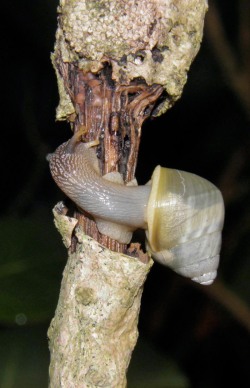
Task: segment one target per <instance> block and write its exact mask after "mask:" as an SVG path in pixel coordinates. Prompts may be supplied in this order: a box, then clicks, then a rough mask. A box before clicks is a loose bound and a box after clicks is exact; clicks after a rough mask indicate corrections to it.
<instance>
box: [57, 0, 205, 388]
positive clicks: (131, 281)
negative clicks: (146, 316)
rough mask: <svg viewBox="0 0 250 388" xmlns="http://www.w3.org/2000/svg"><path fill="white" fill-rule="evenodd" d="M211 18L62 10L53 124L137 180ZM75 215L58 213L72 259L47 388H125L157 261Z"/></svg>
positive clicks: (166, 9) (79, 5)
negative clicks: (156, 119) (144, 138)
mask: <svg viewBox="0 0 250 388" xmlns="http://www.w3.org/2000/svg"><path fill="white" fill-rule="evenodd" d="M206 10H207V1H206V0H177V1H176V0H175V1H173V0H140V1H135V0H127V1H124V0H100V1H95V0H92V1H87V0H86V1H85V0H61V1H60V6H59V8H58V14H59V16H58V29H57V33H56V42H55V50H54V53H53V54H52V62H53V66H54V68H55V71H56V75H57V80H58V89H59V95H60V102H59V106H58V108H57V115H56V117H57V119H58V120H67V121H68V122H69V123H70V125H71V129H72V131H74V132H75V131H78V130H82V129H83V128H84V129H85V133H84V136H83V138H82V140H83V141H87V142H88V141H93V140H97V142H98V145H97V146H96V148H95V150H96V155H97V157H98V160H99V167H100V171H101V173H102V174H106V173H109V172H119V173H120V174H121V177H122V179H123V181H124V183H128V182H130V181H132V180H133V179H134V174H135V168H136V163H137V157H138V150H139V144H140V137H141V127H142V124H143V122H144V121H145V119H147V118H148V117H149V116H158V115H160V114H162V113H164V112H166V111H167V109H169V108H170V107H171V106H172V105H173V104H174V102H175V101H176V100H177V99H178V98H180V96H181V93H182V90H183V87H184V85H185V83H186V80H187V71H188V69H189V67H190V65H191V63H192V61H193V59H194V57H195V56H196V54H197V52H198V50H199V47H200V42H201V39H202V33H203V24H204V17H205V13H206ZM73 214H74V217H73V218H70V217H68V216H67V215H68V210H67V209H66V208H65V207H64V205H63V204H62V203H61V204H59V205H58V206H56V207H55V209H54V216H55V223H56V226H57V228H58V229H59V231H60V233H61V235H62V238H63V242H64V244H65V245H66V247H67V248H68V254H69V258H68V263H67V265H66V267H65V270H64V275H63V280H62V286H61V292H60V298H59V302H58V307H57V310H56V313H55V317H54V319H53V320H52V322H51V326H50V329H49V339H50V352H51V365H50V387H51V388H52V387H53V388H59V387H65V388H70V387H72V388H73V387H74V388H78V387H79V388H80V387H81V388H83V387H109V388H112V387H118V388H122V387H125V386H126V370H127V367H128V363H129V360H130V357H131V353H132V350H133V348H134V346H135V343H136V339H137V335H138V332H137V322H138V316H139V309H140V300H141V294H142V288H143V284H144V281H145V279H146V276H147V273H148V272H149V270H150V267H151V266H152V261H151V259H150V258H149V257H148V255H147V254H144V253H143V252H142V251H141V250H140V247H139V246H138V244H131V245H130V246H129V247H128V246H126V245H124V244H120V243H119V242H117V241H114V240H112V239H110V238H109V237H108V236H104V235H102V234H101V233H100V232H99V231H98V229H97V226H96V224H95V222H94V220H93V219H92V217H91V215H89V214H83V213H80V212H79V211H78V210H77V209H74V213H73ZM91 237H92V238H91ZM107 248H108V249H107ZM125 253H127V255H125Z"/></svg>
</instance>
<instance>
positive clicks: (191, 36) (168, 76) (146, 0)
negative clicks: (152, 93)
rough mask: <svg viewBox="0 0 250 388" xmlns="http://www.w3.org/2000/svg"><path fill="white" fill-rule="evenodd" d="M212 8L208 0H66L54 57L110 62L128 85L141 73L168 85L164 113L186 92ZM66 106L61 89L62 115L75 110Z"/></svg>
mask: <svg viewBox="0 0 250 388" xmlns="http://www.w3.org/2000/svg"><path fill="white" fill-rule="evenodd" d="M206 11H207V1H206V0H140V1H136V0H127V1H124V0H100V1H87V0H61V2H60V7H59V26H58V30H57V42H56V45H55V53H54V58H55V59H56V57H57V56H58V55H60V56H62V58H63V61H64V62H69V63H72V62H77V63H78V66H79V68H81V69H82V70H84V71H85V72H92V73H97V72H98V71H100V70H101V69H102V68H103V66H104V64H105V63H107V62H108V63H110V64H111V66H112V78H113V80H115V81H116V82H118V83H120V84H123V85H128V84H129V83H130V82H131V81H132V80H134V79H136V78H138V77H141V78H143V79H144V80H145V81H146V83H147V84H148V85H152V84H159V85H162V86H163V87H164V90H165V98H164V100H163V101H162V102H161V104H160V105H159V106H158V107H157V110H156V111H155V112H154V114H155V115H159V114H161V113H164V112H165V111H166V110H167V109H168V108H170V107H171V106H172V105H173V103H174V102H175V101H176V100H177V99H178V98H179V97H180V96H181V93H182V90H183V87H184V85H185V83H186V80H187V71H188V69H189V67H190V65H191V63H192V61H193V59H194V57H195V56H196V54H197V52H198V50H199V48H200V43H201V39H202V34H203V24H204V17H205V13H206ZM60 83H61V80H60V77H59V84H60ZM66 94H67V92H66ZM68 102H69V100H68ZM63 106H65V95H63V93H61V107H60V108H58V111H57V118H58V119H61V118H62V119H64V118H65V115H67V112H68V111H69V110H70V109H69V108H68V109H66V110H65V112H64V113H63ZM70 108H71V109H72V105H71V106H70ZM64 109H65V108H64Z"/></svg>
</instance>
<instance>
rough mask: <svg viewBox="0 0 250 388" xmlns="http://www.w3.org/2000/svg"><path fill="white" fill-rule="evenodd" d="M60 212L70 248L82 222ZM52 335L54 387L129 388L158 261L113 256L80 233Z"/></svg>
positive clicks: (59, 209) (58, 216)
mask: <svg viewBox="0 0 250 388" xmlns="http://www.w3.org/2000/svg"><path fill="white" fill-rule="evenodd" d="M62 209H63V208H62V205H61V204H59V205H58V206H57V207H56V208H55V209H54V215H55V219H56V224H57V226H58V228H59V230H60V232H61V233H62V236H63V239H64V241H65V243H66V244H67V242H68V243H69V242H70V235H71V231H72V228H74V225H76V223H77V220H76V219H73V218H69V217H67V216H65V215H63V214H62ZM75 236H76V237H77V239H78V243H77V249H76V251H75V252H74V253H71V252H70V251H69V258H68V262H67V265H66V267H65V270H64V274H63V280H62V285H61V292H60V297H59V302H58V306H57V310H56V314H55V318H54V319H53V320H52V322H51V325H50V329H49V333H48V334H49V338H50V352H51V365H50V387H51V388H52V387H53V388H57V387H65V388H77V387H125V386H126V370H127V367H128V364H129V360H130V357H131V353H132V351H133V348H134V346H135V344H136V340H137V336H138V331H137V322H138V316H139V309H140V301H141V295H142V287H143V284H144V281H145V278H146V276H147V273H148V272H149V270H150V267H151V265H152V261H151V260H150V261H148V257H147V255H144V257H143V258H144V259H146V261H147V263H143V262H142V261H141V260H138V258H137V257H132V256H127V255H123V254H121V253H117V252H112V251H110V250H108V249H106V248H104V247H103V246H101V245H100V244H99V243H98V242H96V241H95V240H94V239H92V238H91V237H89V236H86V235H85V234H84V233H83V232H82V229H81V228H80V227H78V228H76V230H75Z"/></svg>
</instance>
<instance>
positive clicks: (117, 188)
mask: <svg viewBox="0 0 250 388" xmlns="http://www.w3.org/2000/svg"><path fill="white" fill-rule="evenodd" d="M92 145H93V144H92V143H90V144H89V143H83V142H82V141H81V133H80V132H76V133H75V134H74V135H73V137H72V138H71V139H70V140H68V141H67V142H65V143H63V144H62V145H60V146H59V147H58V148H57V149H56V150H55V152H54V153H52V154H49V155H48V157H47V159H48V161H49V165H50V170H51V174H52V177H53V179H54V180H55V182H56V183H57V185H58V186H59V187H60V189H61V190H62V191H63V192H64V193H65V194H66V195H67V196H68V197H69V198H70V199H71V200H72V201H74V203H75V204H76V205H77V206H78V207H79V208H80V209H83V210H84V211H85V212H87V213H89V214H90V215H92V217H93V218H94V219H95V221H96V223H97V227H98V229H99V231H100V232H101V233H103V234H105V235H107V236H109V237H111V238H113V239H115V240H117V241H119V242H121V243H129V242H130V240H131V237H132V233H133V231H134V230H136V229H139V228H143V229H145V230H146V247H147V250H148V251H149V252H150V254H151V255H152V257H153V258H154V259H155V260H156V261H158V262H160V263H162V264H164V265H166V266H168V267H170V268H172V269H173V270H174V271H175V272H177V273H179V274H181V275H183V276H185V277H188V278H191V279H192V280H193V281H195V282H198V283H200V284H203V285H208V284H211V283H212V282H213V280H214V279H215V277H216V275H217V268H218V264H219V254H220V247H221V232H222V228H223V222H224V203H223V198H222V195H221V192H220V191H219V190H218V189H217V188H216V187H215V186H214V185H213V184H212V183H210V182H209V181H207V180H206V179H204V178H201V177H199V176H197V175H194V174H191V173H188V172H184V171H179V170H174V169H169V168H163V167H161V166H157V167H156V168H155V170H154V172H153V175H152V178H151V181H150V182H149V183H148V184H146V185H144V186H137V185H134V184H128V185H124V183H123V180H122V178H121V176H120V174H119V173H109V174H106V175H105V176H101V174H100V171H99V167H98V160H97V157H96V153H95V151H94V149H93V148H92V147H91V146H92Z"/></svg>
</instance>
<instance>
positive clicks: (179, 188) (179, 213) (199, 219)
mask: <svg viewBox="0 0 250 388" xmlns="http://www.w3.org/2000/svg"><path fill="white" fill-rule="evenodd" d="M147 220H148V231H147V232H146V234H147V247H148V250H149V251H150V252H151V254H152V256H153V257H154V259H155V260H157V261H159V262H160V263H162V264H164V265H167V266H169V267H171V268H172V269H173V270H174V271H175V272H177V273H179V274H181V275H183V276H186V277H189V278H191V279H192V280H194V281H196V282H198V283H201V284H204V285H206V284H207V285H208V284H211V283H212V282H213V280H214V279H215V277H216V274H217V268H218V264H219V254H220V248H221V231H222V228H223V222H224V202H223V198H222V195H221V192H220V191H219V190H218V189H217V187H216V186H214V185H213V184H212V183H210V182H209V181H207V180H206V179H204V178H201V177H199V176H197V175H194V174H191V173H188V172H184V171H179V170H173V169H168V168H163V167H160V166H157V167H156V169H155V171H154V173H153V176H152V190H151V194H150V198H149V203H148V207H147Z"/></svg>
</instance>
